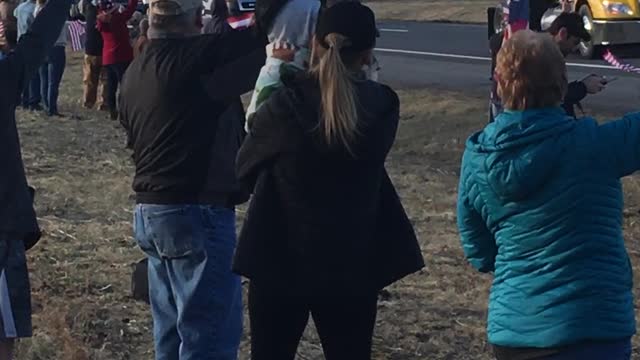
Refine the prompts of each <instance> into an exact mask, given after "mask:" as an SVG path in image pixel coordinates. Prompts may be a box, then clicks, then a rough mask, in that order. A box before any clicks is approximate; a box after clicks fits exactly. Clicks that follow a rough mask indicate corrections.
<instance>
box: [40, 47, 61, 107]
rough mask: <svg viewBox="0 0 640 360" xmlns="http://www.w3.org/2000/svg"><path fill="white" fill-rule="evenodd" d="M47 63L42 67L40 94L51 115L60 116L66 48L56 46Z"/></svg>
mask: <svg viewBox="0 0 640 360" xmlns="http://www.w3.org/2000/svg"><path fill="white" fill-rule="evenodd" d="M47 55H48V56H47V62H46V63H44V64H43V65H42V66H41V67H40V94H41V95H42V101H43V102H44V106H45V108H46V109H47V112H48V113H49V115H56V114H58V94H59V93H60V82H61V81H62V75H63V74H64V67H65V65H66V62H67V57H66V55H65V52H64V46H54V47H52V48H51V50H49V53H48V54H47Z"/></svg>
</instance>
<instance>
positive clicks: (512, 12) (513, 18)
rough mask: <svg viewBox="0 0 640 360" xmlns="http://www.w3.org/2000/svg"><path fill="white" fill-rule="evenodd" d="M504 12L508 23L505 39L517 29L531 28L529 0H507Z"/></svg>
mask: <svg viewBox="0 0 640 360" xmlns="http://www.w3.org/2000/svg"><path fill="white" fill-rule="evenodd" d="M502 14H503V16H504V20H505V25H506V28H505V32H504V39H505V40H507V39H509V38H510V37H511V35H513V34H514V33H515V32H516V31H518V30H523V29H528V28H529V0H506V4H505V6H504V8H503V10H502Z"/></svg>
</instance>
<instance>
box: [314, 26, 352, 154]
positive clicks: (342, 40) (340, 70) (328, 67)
mask: <svg viewBox="0 0 640 360" xmlns="http://www.w3.org/2000/svg"><path fill="white" fill-rule="evenodd" d="M324 41H325V43H326V44H327V46H328V49H327V50H326V52H325V53H324V54H323V55H322V56H321V57H320V59H319V61H318V62H317V63H316V64H315V66H314V67H313V70H312V72H313V73H314V74H315V75H316V76H317V78H318V81H319V83H320V92H321V95H322V115H323V116H322V121H321V124H320V127H321V128H322V129H323V130H324V136H325V138H326V140H327V143H328V144H329V145H336V144H340V145H343V146H344V147H345V148H346V149H347V150H348V151H349V152H352V147H351V145H352V144H353V141H354V140H355V138H356V136H357V134H358V108H357V99H356V92H355V87H354V84H353V80H352V77H351V73H350V71H349V69H348V68H347V66H346V65H345V64H344V61H343V60H342V57H341V55H340V50H341V49H343V48H344V47H345V46H348V45H349V39H347V38H346V37H344V36H342V35H340V34H336V33H332V34H329V35H327V36H326V37H325V39H324Z"/></svg>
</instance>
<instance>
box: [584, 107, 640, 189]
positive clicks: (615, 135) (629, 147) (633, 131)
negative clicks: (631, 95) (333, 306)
mask: <svg viewBox="0 0 640 360" xmlns="http://www.w3.org/2000/svg"><path fill="white" fill-rule="evenodd" d="M597 131H598V132H597V136H596V138H595V139H594V140H595V141H597V142H598V144H597V145H599V147H598V148H599V149H600V150H599V152H601V154H606V155H607V156H608V158H607V159H606V161H607V163H608V164H611V165H612V166H614V168H615V171H616V172H617V175H618V176H619V177H624V176H627V175H631V174H633V173H634V172H636V171H638V170H640V113H634V114H629V115H626V116H625V117H623V118H622V119H620V120H615V121H610V122H608V123H606V124H603V125H600V126H598V130H597Z"/></svg>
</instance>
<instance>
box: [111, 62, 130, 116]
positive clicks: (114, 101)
mask: <svg viewBox="0 0 640 360" xmlns="http://www.w3.org/2000/svg"><path fill="white" fill-rule="evenodd" d="M128 67H129V63H118V64H111V65H107V66H106V68H107V84H108V85H107V101H108V102H109V110H111V113H112V114H113V113H114V112H117V109H118V87H119V86H120V83H121V82H122V77H123V76H124V73H125V72H126V71H127V68H128Z"/></svg>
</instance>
